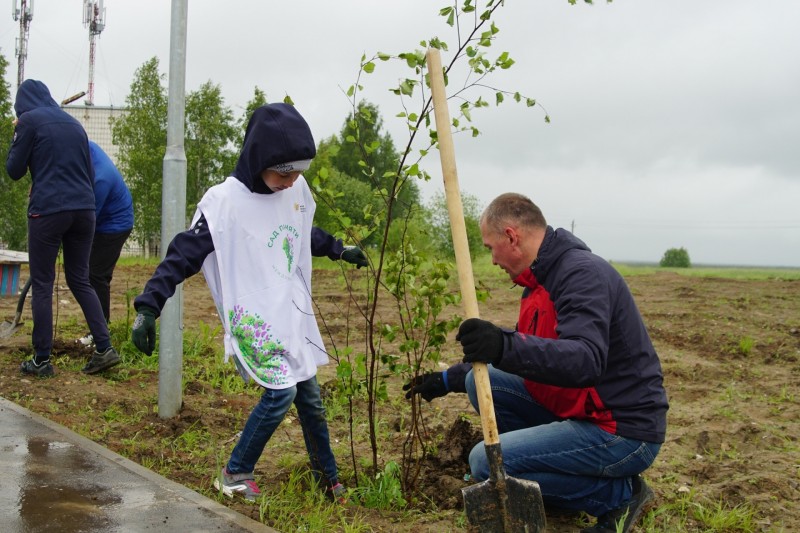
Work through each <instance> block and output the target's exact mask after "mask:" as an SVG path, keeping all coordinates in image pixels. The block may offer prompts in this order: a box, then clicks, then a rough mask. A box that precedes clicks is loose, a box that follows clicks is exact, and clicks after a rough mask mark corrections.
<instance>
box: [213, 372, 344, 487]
mask: <svg viewBox="0 0 800 533" xmlns="http://www.w3.org/2000/svg"><path fill="white" fill-rule="evenodd" d="M292 403H294V405H295V406H296V407H297V416H298V418H299V419H300V426H301V427H302V429H303V439H304V440H305V443H306V450H307V451H308V457H309V459H310V460H311V471H312V472H313V473H314V477H315V478H316V479H317V480H318V481H320V482H323V483H326V484H329V485H335V484H336V483H337V482H338V477H339V474H338V471H337V468H336V459H335V458H334V457H333V450H331V442H330V435H329V434H328V422H327V420H326V419H325V407H323V405H322V398H321V397H320V394H319V385H318V384H317V378H316V376H315V377H312V378H311V379H308V380H306V381H301V382H299V383H298V384H297V385H295V386H294V387H289V388H288V389H264V394H262V395H261V400H260V401H259V402H258V404H257V405H256V406H255V407H254V408H253V411H252V412H251V413H250V416H249V417H248V419H247V423H246V424H245V425H244V430H242V436H241V437H239V442H237V443H236V446H235V447H234V448H233V453H231V458H230V459H229V460H228V472H230V473H232V474H244V473H250V472H253V470H255V466H256V462H257V461H258V458H259V457H261V453H262V452H263V451H264V447H265V446H266V445H267V442H268V441H269V439H270V437H272V434H273V433H274V432H275V430H276V429H277V427H278V426H279V425H280V423H281V422H282V421H283V418H284V417H285V416H286V413H287V412H288V411H289V407H291V406H292Z"/></svg>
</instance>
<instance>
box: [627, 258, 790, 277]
mask: <svg viewBox="0 0 800 533" xmlns="http://www.w3.org/2000/svg"><path fill="white" fill-rule="evenodd" d="M612 264H613V265H614V268H616V269H617V271H618V272H619V273H620V274H622V275H623V276H643V275H648V274H656V273H658V272H672V273H674V274H680V275H682V276H689V277H696V278H724V279H736V280H754V281H759V280H762V281H763V280H784V281H795V280H800V268H771V267H761V268H756V267H733V266H732V267H723V266H693V267H691V268H662V267H659V266H655V265H634V264H628V263H616V262H614V263H612Z"/></svg>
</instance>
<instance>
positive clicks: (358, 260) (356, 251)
mask: <svg viewBox="0 0 800 533" xmlns="http://www.w3.org/2000/svg"><path fill="white" fill-rule="evenodd" d="M339 258H340V259H341V260H342V261H347V262H348V263H352V264H354V265H356V266H357V267H358V268H361V267H365V266H367V265H369V263H368V262H367V256H366V255H364V251H363V250H362V249H361V248H359V247H358V246H345V248H344V250H343V251H342V255H340V256H339Z"/></svg>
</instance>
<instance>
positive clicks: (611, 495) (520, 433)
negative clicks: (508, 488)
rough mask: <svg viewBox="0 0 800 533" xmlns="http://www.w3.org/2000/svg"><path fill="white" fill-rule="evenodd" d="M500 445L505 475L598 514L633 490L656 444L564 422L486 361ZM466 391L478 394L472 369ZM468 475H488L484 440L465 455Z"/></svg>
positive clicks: (555, 502) (555, 501)
mask: <svg viewBox="0 0 800 533" xmlns="http://www.w3.org/2000/svg"><path fill="white" fill-rule="evenodd" d="M489 381H490V383H491V388H492V399H493V401H494V408H495V415H496V417H497V427H498V431H499V432H500V448H501V450H502V452H503V465H504V466H505V471H506V474H507V475H509V476H511V477H516V478H519V479H529V480H531V481H536V482H538V483H539V488H541V490H542V497H543V499H544V502H545V504H547V505H551V506H553V507H561V508H564V509H573V510H579V511H586V512H588V513H589V514H591V515H594V516H601V515H603V514H605V513H607V512H608V511H610V510H612V509H616V508H617V507H620V506H621V505H623V504H624V503H625V502H626V501H627V500H629V499H630V498H631V495H632V493H633V487H632V482H633V476H635V475H637V474H639V473H641V472H643V471H644V470H646V469H647V468H648V467H649V466H650V465H651V464H652V463H653V460H654V459H655V457H656V455H657V454H658V451H659V450H660V448H661V445H660V444H656V443H650V442H644V441H640V440H636V439H627V438H625V437H620V436H619V435H612V434H611V433H608V432H607V431H604V430H603V429H601V428H600V427H598V426H597V425H595V424H593V423H591V422H586V421H582V420H563V419H560V418H558V417H556V416H555V415H553V414H552V413H550V412H549V411H547V410H546V409H545V408H543V407H542V406H541V405H539V404H538V403H537V402H536V401H535V400H534V399H533V398H532V397H531V395H530V394H529V393H528V390H527V389H526V388H525V385H524V382H523V379H522V378H521V377H519V376H516V375H513V374H509V373H507V372H503V371H502V370H498V369H496V368H494V367H493V366H491V365H489ZM466 386H467V394H468V395H469V399H470V401H471V402H472V405H473V406H474V407H475V409H476V410H477V409H478V397H477V394H476V390H475V379H474V377H473V375H472V372H471V371H470V372H469V374H467V380H466ZM469 465H470V469H471V470H472V475H473V476H474V477H475V478H476V479H477V480H484V479H487V478H488V477H489V464H488V459H487V458H486V452H485V449H484V444H483V442H480V443H478V445H477V446H475V447H474V448H473V449H472V452H471V453H470V455H469Z"/></svg>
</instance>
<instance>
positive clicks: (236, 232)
mask: <svg viewBox="0 0 800 533" xmlns="http://www.w3.org/2000/svg"><path fill="white" fill-rule="evenodd" d="M315 154H316V146H315V144H314V139H313V137H312V135H311V129H310V128H309V126H308V124H307V123H306V121H305V119H304V118H303V117H302V116H301V115H300V113H298V112H297V110H296V109H295V108H294V106H292V105H288V104H284V103H276V104H267V105H264V106H262V107H259V108H258V109H256V110H255V111H254V112H253V114H252V116H251V117H250V120H249V122H248V125H247V129H246V132H245V136H244V144H243V146H242V149H241V153H240V155H239V159H238V161H237V163H236V168H235V170H234V171H233V174H232V175H231V176H229V177H228V178H227V179H226V180H225V181H224V182H222V183H220V184H218V185H215V186H214V187H212V188H211V189H209V190H208V191H207V192H206V193H205V194H204V195H203V198H202V199H201V200H200V203H199V204H198V206H197V212H196V213H195V216H194V220H193V222H192V225H191V227H190V228H189V229H188V230H187V231H185V232H182V233H179V234H178V235H176V236H175V237H174V238H173V240H172V242H170V244H169V247H168V248H167V254H166V256H165V257H164V260H163V261H162V262H161V263H160V264H159V265H158V267H157V268H156V271H155V273H154V274H153V275H152V277H151V278H150V280H149V281H148V282H147V284H146V285H145V287H144V291H143V292H142V294H140V295H139V296H137V297H136V299H135V300H134V306H135V308H136V311H137V313H138V314H137V316H136V319H135V321H134V323H133V332H132V336H131V337H132V340H133V342H134V344H135V346H136V347H137V348H138V349H139V350H141V351H143V352H145V353H147V354H151V353H152V352H153V350H154V349H155V344H156V326H155V321H156V318H157V317H158V316H159V315H160V313H161V310H162V309H163V308H164V304H165V303H166V301H167V299H168V298H170V297H171V296H172V295H173V294H174V293H175V287H176V286H177V285H178V284H179V283H181V282H183V281H184V280H185V279H186V278H188V277H190V276H193V275H195V274H197V273H198V272H200V270H201V269H202V271H203V274H204V277H205V280H206V283H208V286H209V288H210V289H211V294H212V296H213V297H214V302H215V303H216V305H217V310H218V312H219V316H220V319H221V321H222V324H223V327H224V329H225V357H226V360H228V359H229V358H233V360H234V363H235V364H236V368H237V369H238V371H239V373H240V375H241V376H242V378H243V379H244V380H245V381H255V382H256V383H257V384H258V385H260V386H261V387H262V388H263V393H262V395H261V400H260V401H259V402H258V404H257V405H256V406H255V407H254V408H253V410H252V412H251V413H250V416H249V417H248V419H247V422H246V424H245V426H244V429H243V431H242V433H241V436H240V437H239V440H238V442H237V443H236V445H235V446H234V448H233V451H232V453H231V456H230V459H229V460H228V462H227V463H226V465H225V466H224V467H222V468H221V471H220V472H219V474H218V475H217V477H216V478H215V479H214V482H213V483H214V487H215V488H217V489H218V490H220V491H221V492H222V493H223V494H225V495H226V496H230V497H234V496H239V497H242V498H244V499H245V500H250V501H255V500H257V499H259V498H260V497H261V491H260V489H259V488H258V485H257V484H256V481H255V467H256V463H257V461H258V459H259V457H260V456H261V453H262V452H263V451H264V447H265V446H266V444H267V442H268V441H269V439H270V438H271V437H272V435H273V433H274V432H275V430H276V429H277V428H278V426H279V425H280V423H281V421H282V420H283V419H284V417H285V416H286V413H287V412H288V411H289V408H290V407H291V406H292V404H294V405H295V407H296V408H297V414H298V418H299V420H300V425H301V426H302V429H303V438H304V441H305V445H306V450H307V452H308V456H309V459H310V464H311V468H312V473H313V474H314V476H315V477H316V478H317V480H318V481H319V482H320V486H321V487H322V488H324V490H325V492H326V494H327V495H328V496H329V497H330V498H331V499H333V500H334V501H337V502H339V503H344V502H345V501H346V500H345V495H346V489H345V488H344V486H343V485H342V484H341V483H340V482H339V479H338V470H337V466H336V460H335V458H334V455H333V451H332V449H331V445H330V436H329V432H328V425H327V421H326V419H325V408H324V406H323V404H322V399H321V396H320V390H319V384H318V383H317V377H316V373H317V367H318V366H320V365H324V364H326V363H327V362H328V355H327V353H326V351H325V347H324V344H323V341H322V338H321V335H320V332H319V327H318V325H317V323H316V317H315V314H314V305H313V302H312V300H311V277H312V269H311V256H312V255H313V256H327V257H328V258H330V259H333V260H340V259H341V260H343V261H346V262H348V263H351V264H354V265H356V266H358V267H359V268H361V267H363V266H367V265H368V260H367V257H366V256H365V255H364V253H363V251H362V250H361V249H360V248H358V247H355V246H349V247H345V246H343V244H342V242H341V241H340V240H339V239H336V238H334V237H333V236H331V235H329V234H328V233H326V232H325V231H323V230H321V229H319V228H316V227H313V226H312V221H313V217H314V210H315V207H316V204H315V202H314V199H313V197H312V195H311V191H310V189H309V186H308V184H307V183H306V181H305V178H303V176H302V175H301V174H302V172H303V171H304V170H306V169H308V167H309V165H310V163H311V159H312V158H313V157H314V156H315Z"/></svg>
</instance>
